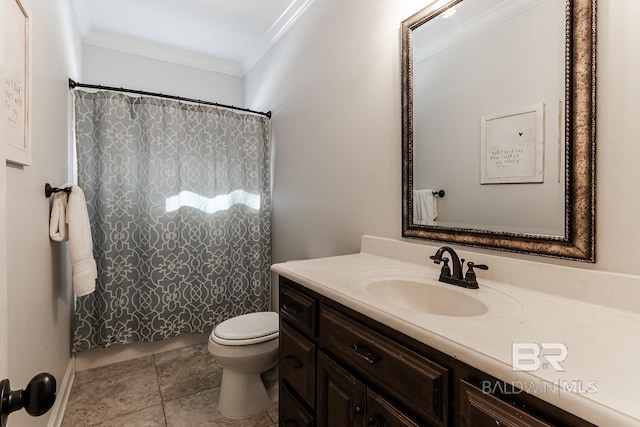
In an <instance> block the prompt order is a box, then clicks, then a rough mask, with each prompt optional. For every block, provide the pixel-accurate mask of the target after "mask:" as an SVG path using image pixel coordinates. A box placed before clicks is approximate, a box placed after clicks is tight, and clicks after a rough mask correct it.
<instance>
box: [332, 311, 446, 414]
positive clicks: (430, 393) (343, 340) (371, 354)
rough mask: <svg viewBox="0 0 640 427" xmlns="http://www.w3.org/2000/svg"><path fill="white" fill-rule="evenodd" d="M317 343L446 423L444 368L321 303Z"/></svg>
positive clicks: (411, 405)
mask: <svg viewBox="0 0 640 427" xmlns="http://www.w3.org/2000/svg"><path fill="white" fill-rule="evenodd" d="M320 343H321V344H322V345H323V346H326V348H327V349H328V350H329V351H331V352H332V353H334V354H335V355H336V356H337V357H338V358H340V359H341V360H342V361H343V362H345V363H348V364H349V365H351V366H352V367H353V368H354V369H356V370H357V371H358V372H359V373H360V374H361V375H362V376H364V377H365V378H367V379H368V380H370V381H372V382H373V383H374V384H376V385H378V387H379V388H380V389H381V390H385V392H388V393H387V394H389V395H391V396H396V397H397V400H398V401H399V402H401V403H402V404H404V405H405V406H406V407H408V408H410V409H411V410H412V411H413V412H415V413H416V414H419V415H421V416H423V417H425V418H427V419H429V420H430V421H431V422H434V423H435V424H437V425H446V422H447V418H448V417H447V411H446V408H447V400H448V392H447V390H448V381H449V371H448V370H447V369H446V368H444V367H442V366H440V365H438V364H436V363H435V362H433V361H431V360H429V359H427V358H425V357H423V356H421V355H419V354H417V353H415V352H414V351H412V350H409V349H408V348H406V347H404V346H402V345H401V344H399V343H397V342H396V341H394V340H392V339H389V338H386V337H384V336H382V335H381V334H379V333H377V332H375V331H373V330H371V329H370V328H368V327H367V326H364V325H362V324H360V323H359V322H356V321H354V320H352V319H350V318H349V317H347V316H345V315H343V314H341V313H339V312H337V311H335V310H333V309H331V308H329V307H326V306H324V305H323V306H321V307H320Z"/></svg>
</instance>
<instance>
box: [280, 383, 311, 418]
mask: <svg viewBox="0 0 640 427" xmlns="http://www.w3.org/2000/svg"><path fill="white" fill-rule="evenodd" d="M279 405H280V408H279V412H280V413H279V414H278V416H279V419H280V425H281V426H283V427H313V426H315V421H314V417H313V416H312V415H311V414H310V413H309V412H308V411H307V410H306V409H305V408H304V407H303V406H302V405H300V404H299V403H298V402H297V401H296V399H295V398H294V397H293V396H291V393H289V391H288V390H287V389H286V387H284V388H281V389H280V402H279Z"/></svg>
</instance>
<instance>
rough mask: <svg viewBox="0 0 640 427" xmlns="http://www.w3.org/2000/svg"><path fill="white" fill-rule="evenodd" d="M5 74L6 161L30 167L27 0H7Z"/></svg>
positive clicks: (29, 13)
mask: <svg viewBox="0 0 640 427" xmlns="http://www.w3.org/2000/svg"><path fill="white" fill-rule="evenodd" d="M4 7H5V20H4V22H5V26H4V27H5V28H4V31H5V34H4V41H5V74H4V81H3V89H4V99H5V105H4V108H5V109H6V134H5V135H6V142H5V143H6V156H7V162H9V163H15V164H18V165H24V166H28V165H31V132H30V114H29V109H30V99H31V61H30V46H29V43H30V38H31V11H30V8H29V5H28V4H27V2H26V0H5V2H4Z"/></svg>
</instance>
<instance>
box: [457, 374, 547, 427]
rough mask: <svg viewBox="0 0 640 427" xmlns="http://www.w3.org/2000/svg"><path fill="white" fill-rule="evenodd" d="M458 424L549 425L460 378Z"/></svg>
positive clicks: (474, 426) (487, 426) (486, 426)
mask: <svg viewBox="0 0 640 427" xmlns="http://www.w3.org/2000/svg"><path fill="white" fill-rule="evenodd" d="M459 411H460V425H461V426H464V427H495V426H501V425H505V426H512V427H550V426H551V424H548V423H546V422H544V421H542V420H540V419H538V418H536V417H534V416H533V415H531V414H528V413H526V412H524V411H522V410H520V409H519V408H517V407H513V406H512V405H510V404H508V403H507V402H504V401H502V400H500V399H498V398H497V397H494V396H492V395H490V394H488V393H486V392H484V391H482V390H480V389H479V388H477V387H475V386H473V385H471V384H469V383H468V382H466V381H465V380H460V405H459Z"/></svg>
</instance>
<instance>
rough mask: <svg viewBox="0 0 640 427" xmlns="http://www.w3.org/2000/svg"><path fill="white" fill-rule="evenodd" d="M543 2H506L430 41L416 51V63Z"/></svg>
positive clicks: (528, 0)
mask: <svg viewBox="0 0 640 427" xmlns="http://www.w3.org/2000/svg"><path fill="white" fill-rule="evenodd" d="M543 1H544V0H521V1H517V2H513V1H504V2H502V3H500V4H498V5H497V6H495V7H493V8H491V9H489V10H487V11H486V12H484V13H481V14H479V15H478V16H476V17H474V18H473V19H470V20H468V21H467V22H465V23H463V24H461V25H457V26H456V27H455V28H453V29H451V30H449V31H447V32H446V33H444V34H442V35H441V36H439V37H438V38H435V39H433V40H432V41H430V42H429V44H427V45H426V46H423V47H421V48H420V49H416V52H415V54H414V61H415V62H418V61H421V60H423V59H425V58H428V57H429V56H431V55H434V54H436V53H438V52H440V51H442V50H445V49H447V48H448V47H450V46H453V45H455V44H457V43H460V42H461V41H463V40H466V39H468V38H469V37H471V36H473V35H474V34H477V33H479V32H482V31H484V30H487V29H489V28H491V27H493V26H495V25H498V24H499V23H501V22H503V21H506V20H507V19H509V18H511V17H513V16H516V15H519V14H520V13H522V12H524V11H526V10H528V9H530V8H532V7H534V6H536V5H538V4H539V3H542V2H543Z"/></svg>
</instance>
